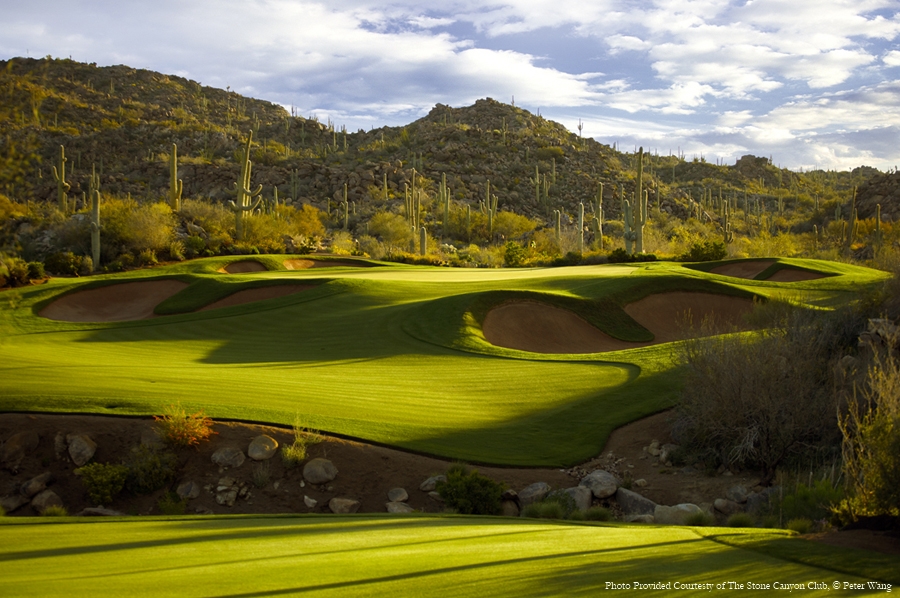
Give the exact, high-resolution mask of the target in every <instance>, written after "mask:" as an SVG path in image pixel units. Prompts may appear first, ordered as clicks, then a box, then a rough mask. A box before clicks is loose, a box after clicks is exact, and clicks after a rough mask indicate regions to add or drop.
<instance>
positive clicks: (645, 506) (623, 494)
mask: <svg viewBox="0 0 900 598" xmlns="http://www.w3.org/2000/svg"><path fill="white" fill-rule="evenodd" d="M616 502H617V503H618V504H619V508H620V509H622V512H623V513H625V515H626V516H629V515H653V513H654V511H655V510H656V503H655V502H653V501H652V500H650V499H649V498H644V497H643V496H641V495H640V494H638V493H637V492H632V491H631V490H626V489H625V488H622V487H619V489H618V490H616Z"/></svg>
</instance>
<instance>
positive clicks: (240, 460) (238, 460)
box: [212, 446, 245, 468]
mask: <svg viewBox="0 0 900 598" xmlns="http://www.w3.org/2000/svg"><path fill="white" fill-rule="evenodd" d="M244 458H245V457H244V451H242V450H241V449H239V448H238V447H236V446H223V447H222V448H220V449H219V450H217V451H216V452H214V453H213V454H212V462H213V463H215V464H216V465H218V466H219V467H229V468H235V467H240V466H241V465H243V464H244Z"/></svg>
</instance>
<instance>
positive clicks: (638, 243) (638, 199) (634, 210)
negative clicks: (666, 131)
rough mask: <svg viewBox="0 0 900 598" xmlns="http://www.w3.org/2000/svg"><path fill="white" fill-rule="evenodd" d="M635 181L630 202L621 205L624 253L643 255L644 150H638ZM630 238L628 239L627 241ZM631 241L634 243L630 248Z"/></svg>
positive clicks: (644, 222)
mask: <svg viewBox="0 0 900 598" xmlns="http://www.w3.org/2000/svg"><path fill="white" fill-rule="evenodd" d="M637 158H638V159H637V181H636V182H635V191H634V196H633V199H632V202H631V203H629V202H628V201H627V200H626V201H625V202H624V204H623V210H622V213H623V214H624V221H625V251H626V252H627V253H629V254H631V253H644V225H646V224H647V213H648V210H647V195H645V194H644V148H643V147H641V148H640V149H639V150H638V156H637ZM629 237H630V239H629ZM631 241H634V245H633V246H632V243H631Z"/></svg>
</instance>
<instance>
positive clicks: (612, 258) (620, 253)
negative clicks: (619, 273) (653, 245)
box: [606, 247, 656, 264]
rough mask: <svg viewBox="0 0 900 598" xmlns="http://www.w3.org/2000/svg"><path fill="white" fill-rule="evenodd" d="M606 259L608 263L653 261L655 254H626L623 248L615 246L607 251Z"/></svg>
mask: <svg viewBox="0 0 900 598" xmlns="http://www.w3.org/2000/svg"><path fill="white" fill-rule="evenodd" d="M606 259H607V260H608V261H609V263H610V264H633V263H638V262H655V261H656V256H655V255H653V254H652V253H633V254H628V253H627V252H626V251H625V250H624V249H623V248H621V247H617V248H616V249H613V250H612V251H610V252H609V255H608V256H606Z"/></svg>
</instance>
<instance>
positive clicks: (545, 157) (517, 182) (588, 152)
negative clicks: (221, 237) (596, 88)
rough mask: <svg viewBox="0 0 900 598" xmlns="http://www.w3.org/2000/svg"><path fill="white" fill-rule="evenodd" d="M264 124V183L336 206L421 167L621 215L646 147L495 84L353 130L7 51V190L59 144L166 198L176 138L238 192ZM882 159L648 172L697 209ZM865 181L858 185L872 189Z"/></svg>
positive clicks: (50, 184) (219, 194)
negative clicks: (247, 149) (801, 167)
mask: <svg viewBox="0 0 900 598" xmlns="http://www.w3.org/2000/svg"><path fill="white" fill-rule="evenodd" d="M251 131H252V132H253V136H254V148H255V150H254V157H253V160H254V171H253V181H254V184H262V185H263V187H264V194H267V195H271V194H272V191H273V188H274V187H276V186H277V187H278V189H279V192H280V195H281V197H290V198H293V199H294V200H295V202H305V203H311V204H314V205H316V206H317V207H320V208H323V209H328V208H329V207H330V206H333V205H334V200H336V199H341V198H342V197H343V192H344V185H347V190H348V191H347V192H348V197H349V199H350V200H351V201H353V202H355V203H356V204H357V206H358V207H359V209H360V210H361V211H362V213H365V212H366V210H367V209H374V208H375V207H376V206H383V205H384V196H385V189H384V181H385V180H386V181H387V186H388V189H387V196H388V206H389V207H390V206H391V205H393V206H394V207H395V208H396V206H397V204H398V203H399V202H400V201H402V199H400V198H402V196H403V187H404V184H407V185H408V184H410V182H411V180H412V175H413V169H415V170H416V171H417V172H418V173H419V174H420V175H424V179H425V183H424V184H425V188H426V189H428V188H429V187H430V188H431V189H436V188H437V186H438V182H439V181H440V180H441V177H442V176H446V179H447V184H448V186H449V187H450V190H451V194H452V198H453V200H454V201H457V202H464V203H468V204H471V205H472V206H473V207H475V206H477V205H478V202H480V201H481V200H483V199H484V197H485V195H486V187H487V182H488V181H490V182H491V192H492V194H493V195H496V196H497V199H498V202H499V207H500V209H506V210H511V211H515V212H518V213H521V214H525V215H529V216H532V217H538V218H540V219H543V220H545V221H548V220H549V218H550V215H551V213H552V211H553V210H555V209H561V210H562V211H563V212H568V213H569V214H573V213H574V211H575V210H576V208H577V205H578V204H579V203H580V202H584V203H585V204H586V205H587V202H588V201H590V200H592V199H595V198H596V196H597V192H598V189H599V186H600V183H603V197H604V210H605V213H606V215H607V217H609V218H615V217H617V216H618V214H619V212H620V190H619V189H620V187H621V189H622V191H621V192H623V193H624V194H625V195H626V197H628V196H630V195H631V193H632V192H633V189H634V179H635V174H636V173H635V165H636V159H635V155H634V154H633V153H622V152H620V151H617V150H615V149H613V148H611V147H610V146H607V145H603V144H600V143H597V142H596V141H594V140H593V139H584V138H581V137H579V135H577V134H574V133H572V132H570V131H567V130H566V129H565V128H564V127H563V126H562V125H560V124H558V123H555V122H553V121H549V120H546V119H544V118H542V117H540V116H537V115H534V114H531V113H529V112H528V111H526V110H523V109H521V108H517V107H515V106H511V105H507V104H503V103H500V102H497V101H494V100H492V99H489V98H488V99H483V100H478V101H477V102H475V104H474V105H472V106H467V107H461V108H452V107H450V106H445V105H441V104H438V105H437V106H435V107H434V109H432V110H431V112H429V114H428V115H427V116H425V117H423V118H421V119H419V120H417V121H415V122H412V123H410V124H408V125H407V126H405V127H382V128H379V129H373V130H370V131H363V130H359V131H356V132H350V131H346V130H344V129H343V128H342V127H339V126H336V125H335V124H334V123H321V122H318V121H316V120H315V119H308V118H303V117H300V116H297V115H292V114H289V113H288V111H286V110H285V109H284V108H282V107H280V106H278V105H275V104H272V103H270V102H266V101H262V100H257V99H252V98H246V97H243V96H240V95H238V94H236V93H234V92H232V91H230V90H221V89H215V88H212V87H207V86H203V85H200V84H199V83H197V82H195V81H190V80H187V79H184V78H181V77H176V76H171V75H163V74H160V73H155V72H152V71H147V70H141V69H135V68H131V67H127V66H112V67H98V66H96V65H95V64H83V63H77V62H73V61H71V60H57V59H51V58H46V59H41V60H35V59H25V58H15V59H11V60H8V61H0V192H4V193H5V194H6V195H7V196H9V197H10V198H12V199H15V200H18V201H24V200H36V201H49V200H52V198H53V197H54V193H55V189H56V183H55V181H54V179H53V176H52V165H53V164H55V163H57V161H58V160H59V153H60V146H64V147H65V155H66V157H67V160H68V162H67V178H68V180H69V182H70V184H71V185H72V190H71V192H70V193H71V194H72V195H74V196H75V197H76V199H77V198H80V197H81V194H82V193H83V192H86V191H87V188H88V179H89V177H90V173H91V169H92V167H93V168H94V169H95V170H96V171H97V172H98V173H99V175H100V181H101V189H102V190H103V191H104V192H105V193H113V194H122V195H125V194H131V195H132V196H133V197H136V198H147V199H157V198H159V197H161V196H163V195H164V193H165V189H166V188H167V185H168V154H169V152H171V148H172V144H177V146H178V156H179V177H180V178H181V179H183V181H184V196H185V197H202V198H210V199H212V200H213V201H225V200H227V199H229V198H230V197H231V196H232V193H231V189H232V186H233V184H234V182H235V181H236V180H237V177H238V175H239V166H238V164H237V163H236V157H237V155H238V154H239V152H240V148H241V146H242V143H243V142H244V141H245V140H246V137H247V135H248V134H249V133H250V132H251ZM869 170H873V169H869ZM873 174H874V175H875V179H878V177H884V176H887V175H881V173H878V172H877V171H875V172H874V173H873V172H869V171H865V170H857V171H854V172H853V173H846V172H845V173H833V172H827V173H826V172H822V171H819V172H815V173H793V172H790V171H787V170H784V169H779V168H776V167H774V166H772V164H771V160H769V159H766V158H756V157H753V156H745V157H744V158H742V159H740V160H738V162H737V163H736V164H735V165H732V166H719V165H714V164H710V163H707V162H705V161H703V160H693V161H686V160H684V158H683V157H679V156H650V157H649V158H648V159H647V161H646V162H645V183H644V185H645V188H647V189H649V192H650V200H651V203H652V204H654V205H655V204H657V203H658V204H659V205H660V207H661V209H662V210H663V211H667V212H672V213H675V214H677V215H679V216H685V215H686V214H687V207H686V206H687V201H686V198H687V197H688V196H689V195H690V196H691V197H694V198H698V197H700V196H701V194H703V193H706V192H714V193H717V194H719V195H728V194H729V193H732V194H736V193H739V192H747V193H751V194H754V195H755V196H756V197H762V198H767V197H770V198H771V197H774V196H775V195H776V194H778V193H782V194H784V195H787V196H788V197H789V198H790V196H793V197H794V198H795V202H796V203H797V204H798V205H799V203H800V198H801V196H806V197H812V196H813V195H818V196H821V197H822V198H823V199H828V198H829V197H831V198H840V200H841V201H844V198H845V196H847V195H849V192H848V190H849V189H850V188H852V186H853V185H859V184H861V183H863V182H864V181H865V180H866V179H867V178H869V177H870V176H872V175H873ZM875 179H873V181H874V180H875ZM420 180H422V179H421V178H420ZM878 180H880V179H878ZM880 184H881V183H877V184H876V183H875V182H873V183H871V184H870V185H869V186H868V187H865V188H866V189H869V188H872V189H875V187H876V186H878V185H880ZM878 189H881V187H878ZM866 193H868V192H867V191H866ZM879 194H880V195H881V196H882V197H883V198H888V199H886V200H885V201H894V200H890V199H889V198H891V197H894V196H892V195H890V194H885V193H882V192H881V191H877V192H876V191H872V195H871V197H875V196H877V195H879ZM866 197H868V196H864V191H863V190H862V188H861V191H860V199H861V201H862V200H864V199H866ZM789 201H790V199H789ZM863 203H864V202H863ZM866 205H867V204H866ZM883 211H884V213H885V214H893V213H894V211H895V209H894V208H893V207H891V208H886V209H885V208H884V207H883Z"/></svg>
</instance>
